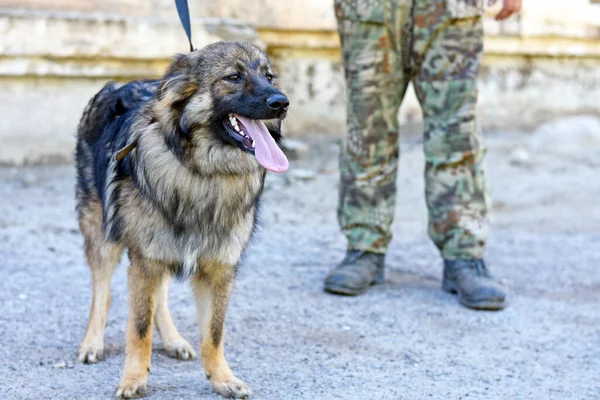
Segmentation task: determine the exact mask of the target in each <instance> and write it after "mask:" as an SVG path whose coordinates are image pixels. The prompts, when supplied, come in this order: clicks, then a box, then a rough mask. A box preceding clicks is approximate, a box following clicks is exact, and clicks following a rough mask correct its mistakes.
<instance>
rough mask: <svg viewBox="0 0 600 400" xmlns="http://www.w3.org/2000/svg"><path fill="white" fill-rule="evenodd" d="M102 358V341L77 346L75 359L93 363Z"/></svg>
mask: <svg viewBox="0 0 600 400" xmlns="http://www.w3.org/2000/svg"><path fill="white" fill-rule="evenodd" d="M103 359H104V345H103V344H102V343H100V344H98V343H93V344H85V343H82V344H81V345H80V346H79V351H78V354H77V361H79V362H81V363H84V364H95V363H97V362H98V361H101V360H103Z"/></svg>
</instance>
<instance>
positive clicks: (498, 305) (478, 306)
mask: <svg viewBox="0 0 600 400" xmlns="http://www.w3.org/2000/svg"><path fill="white" fill-rule="evenodd" d="M442 290H443V291H444V292H446V293H450V294H454V295H457V296H458V301H459V302H460V304H462V305H463V306H465V307H467V308H471V309H473V310H482V311H500V310H503V309H504V300H501V299H496V300H479V301H471V300H466V299H464V298H463V297H462V296H461V295H460V293H459V292H458V290H457V289H456V286H455V285H454V284H453V283H451V282H449V281H446V280H444V281H443V282H442Z"/></svg>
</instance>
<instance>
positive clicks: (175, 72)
mask: <svg viewBox="0 0 600 400" xmlns="http://www.w3.org/2000/svg"><path fill="white" fill-rule="evenodd" d="M192 68H193V64H192V60H191V58H190V56H189V55H187V54H179V55H177V56H176V57H175V61H173V63H172V64H171V65H170V66H169V68H168V69H167V72H166V73H165V75H164V76H163V78H162V79H161V80H160V84H159V85H158V91H157V94H156V97H157V99H158V101H159V102H161V103H163V104H168V105H171V106H172V105H174V104H177V103H181V102H184V101H185V100H187V99H189V98H190V97H191V96H192V95H193V94H194V93H195V92H196V90H197V89H198V81H197V80H196V77H195V75H196V74H193V73H192Z"/></svg>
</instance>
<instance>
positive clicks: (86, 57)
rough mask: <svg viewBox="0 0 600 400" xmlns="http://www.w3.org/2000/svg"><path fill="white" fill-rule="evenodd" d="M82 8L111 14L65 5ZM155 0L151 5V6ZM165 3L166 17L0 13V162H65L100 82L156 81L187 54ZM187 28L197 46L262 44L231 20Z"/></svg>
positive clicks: (184, 41)
mask: <svg viewBox="0 0 600 400" xmlns="http://www.w3.org/2000/svg"><path fill="white" fill-rule="evenodd" d="M35 3H36V5H38V4H37V3H48V4H50V3H51V2H42V1H37V2H35ZM66 3H67V2H57V3H56V6H57V8H60V6H62V5H64V4H66ZM90 3H95V4H96V3H97V4H98V5H101V4H102V5H103V6H102V7H104V8H106V9H107V10H106V11H108V10H111V7H107V4H105V3H103V2H100V1H99V2H93V1H88V2H84V1H78V2H76V1H75V2H73V4H75V5H79V6H81V9H82V10H87V9H88V8H91V9H93V7H92V6H93V5H94V4H90ZM108 3H109V5H110V2H108ZM113 3H115V4H116V3H117V2H113ZM123 3H124V5H128V6H130V7H132V9H133V10H135V11H137V12H144V13H146V12H150V11H151V10H150V9H145V8H144V7H140V8H136V7H133V6H132V3H133V2H132V1H129V2H123ZM140 3H144V2H140ZM146 3H148V2H146ZM161 3H162V2H157V8H158V9H160V4H161ZM0 4H1V2H0ZM169 5H171V8H170V11H171V13H172V14H174V15H171V18H167V17H166V16H165V17H164V18H161V17H144V16H143V15H125V14H124V13H123V14H109V13H88V12H85V13H83V12H81V11H65V10H35V11H33V10H23V9H4V10H1V11H0V84H1V85H2V90H1V91H0V104H1V107H0V114H1V115H0V164H30V163H39V162H48V161H55V162H64V161H65V160H69V159H71V157H72V153H73V147H74V134H75V129H76V126H77V123H78V121H79V117H80V116H81V111H82V110H83V108H84V106H85V105H86V104H87V102H88V101H89V99H90V98H91V96H93V95H94V94H95V93H96V92H97V91H98V90H99V89H100V88H101V87H102V86H103V85H104V83H105V82H107V81H109V80H130V79H136V78H140V77H158V76H160V75H162V74H163V73H164V71H165V69H166V67H167V66H168V64H169V62H170V60H171V58H172V56H173V54H174V53H176V52H186V51H188V47H187V39H186V37H185V34H184V32H183V29H182V28H181V25H180V24H179V21H178V20H177V15H176V13H175V10H174V7H172V3H171V2H169ZM83 6H86V7H87V8H86V7H83ZM75 8H77V9H79V8H78V7H75ZM104 8H102V9H103V10H104ZM125 11H127V10H124V11H123V12H125ZM157 14H160V13H157ZM193 25H194V26H193V28H192V31H193V34H194V44H195V45H196V46H198V47H200V46H204V45H206V44H208V43H211V42H214V41H218V40H222V39H226V40H228V39H239V40H248V41H252V42H255V43H257V44H260V45H261V46H262V43H260V41H259V40H258V37H257V35H256V31H255V30H254V29H252V28H250V27H248V26H247V25H245V24H241V23H239V22H238V21H235V20H232V19H227V20H224V19H218V18H213V19H204V20H199V19H198V20H195V21H194V23H193Z"/></svg>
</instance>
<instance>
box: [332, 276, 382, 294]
mask: <svg viewBox="0 0 600 400" xmlns="http://www.w3.org/2000/svg"><path fill="white" fill-rule="evenodd" d="M384 281H385V273H384V272H383V271H382V272H380V273H378V274H377V275H376V276H375V278H374V279H373V281H372V282H371V283H370V284H369V286H367V287H366V288H364V289H360V290H356V289H350V288H348V287H345V286H338V285H325V291H326V292H328V293H333V294H341V295H344V296H358V295H360V294H363V293H366V292H367V290H369V288H370V287H371V286H374V285H378V284H380V283H383V282H384Z"/></svg>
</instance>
